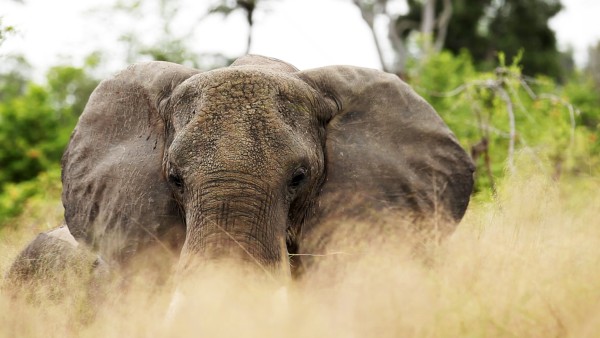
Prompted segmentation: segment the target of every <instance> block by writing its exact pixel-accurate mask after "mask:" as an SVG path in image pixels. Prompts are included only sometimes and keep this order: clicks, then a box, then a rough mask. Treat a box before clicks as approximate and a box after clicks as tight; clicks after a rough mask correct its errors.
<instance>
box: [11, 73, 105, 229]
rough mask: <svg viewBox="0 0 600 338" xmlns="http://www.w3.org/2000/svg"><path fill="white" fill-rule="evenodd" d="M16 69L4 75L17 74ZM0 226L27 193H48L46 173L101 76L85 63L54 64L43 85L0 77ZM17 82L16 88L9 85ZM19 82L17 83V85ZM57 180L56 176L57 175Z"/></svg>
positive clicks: (55, 163)
mask: <svg viewBox="0 0 600 338" xmlns="http://www.w3.org/2000/svg"><path fill="white" fill-rule="evenodd" d="M14 77H15V74H14V73H9V74H1V75H0V80H1V79H2V78H11V79H12V78H14ZM0 83H1V84H2V85H3V87H7V89H10V90H6V91H4V96H3V97H2V101H1V102H0V148H1V149H2V152H0V168H2V169H1V170H0V226H1V225H2V224H3V222H4V221H5V220H6V219H8V218H10V217H12V216H15V215H17V214H18V213H19V212H20V211H21V210H22V208H23V205H24V203H25V202H26V200H27V199H28V198H30V197H31V196H34V195H36V194H44V193H45V192H44V189H46V188H47V185H44V184H40V183H41V181H44V180H45V179H46V177H54V176H55V175H54V174H51V175H49V176H48V175H47V174H45V173H46V172H49V171H51V170H56V168H58V164H59V162H60V158H61V156H62V153H63V150H64V148H65V146H66V144H67V142H68V141H69V137H70V135H71V132H72V130H73V127H74V126H75V124H76V122H77V119H78V116H79V114H81V111H82V110H83V108H84V106H85V103H86V102H87V99H88V97H89V95H90V94H91V92H92V90H93V89H94V87H95V86H96V84H97V81H96V80H95V79H93V78H92V77H90V76H89V75H88V74H87V71H86V69H85V68H78V67H72V66H58V67H53V68H51V69H50V71H49V72H48V74H47V81H46V83H45V84H43V85H40V84H36V83H34V82H31V81H28V82H26V83H25V85H24V84H23V83H24V81H20V82H11V81H0ZM11 84H14V86H15V87H14V88H10V85H11ZM16 86H18V88H17V87H16ZM56 178H57V179H58V177H56Z"/></svg>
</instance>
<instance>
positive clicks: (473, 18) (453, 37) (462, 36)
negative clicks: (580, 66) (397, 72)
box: [398, 0, 572, 80]
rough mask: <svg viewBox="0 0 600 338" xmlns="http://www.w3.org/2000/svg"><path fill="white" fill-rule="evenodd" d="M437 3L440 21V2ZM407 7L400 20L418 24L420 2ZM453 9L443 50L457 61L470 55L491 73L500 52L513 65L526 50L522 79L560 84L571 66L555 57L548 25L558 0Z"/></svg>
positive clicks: (486, 2) (461, 1) (464, 3)
mask: <svg viewBox="0 0 600 338" xmlns="http://www.w3.org/2000/svg"><path fill="white" fill-rule="evenodd" d="M435 1H436V6H435V7H436V10H437V12H438V15H439V12H441V11H442V9H443V7H444V6H443V5H442V4H443V1H442V0H435ZM408 6H409V12H408V13H407V14H406V15H402V16H400V17H398V20H399V21H404V22H409V23H418V22H420V21H421V16H422V12H423V1H417V0H408ZM452 9H453V10H452V16H451V18H450V20H449V22H448V31H447V35H446V39H445V42H444V48H445V49H448V50H450V51H452V52H453V53H454V54H455V55H458V54H460V51H461V50H462V49H467V50H469V51H470V53H471V55H472V57H473V59H474V60H475V64H476V65H477V66H478V68H479V69H483V70H490V69H493V67H494V65H495V64H496V60H495V58H496V55H497V53H498V52H504V53H505V54H506V55H507V56H508V58H509V59H512V58H513V57H516V56H517V55H518V54H519V53H521V51H522V50H524V52H525V53H524V54H523V59H522V61H521V63H520V65H521V67H522V71H523V73H524V74H527V75H537V74H544V75H548V76H551V77H553V78H555V79H560V80H564V77H565V75H566V74H564V73H565V72H564V69H563V67H562V65H561V62H563V61H566V63H569V62H571V63H572V61H569V60H564V58H565V57H567V59H568V58H569V56H568V55H562V54H561V53H560V52H559V51H558V49H557V44H556V36H555V33H554V31H552V29H550V27H549V26H548V22H549V20H550V19H551V18H552V17H553V16H555V15H556V14H557V13H558V12H559V11H560V10H561V9H562V5H561V3H560V1H559V0H502V1H494V0H479V1H472V0H453V1H452ZM417 29H418V24H413V25H412V27H411V28H410V29H408V30H406V31H404V35H405V36H406V35H408V34H409V33H410V32H411V31H414V30H417ZM437 33H438V32H436V34H437Z"/></svg>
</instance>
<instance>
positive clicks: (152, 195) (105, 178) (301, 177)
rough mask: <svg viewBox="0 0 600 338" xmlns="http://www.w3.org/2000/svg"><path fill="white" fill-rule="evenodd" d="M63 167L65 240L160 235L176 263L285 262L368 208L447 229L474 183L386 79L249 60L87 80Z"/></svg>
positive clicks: (119, 249) (135, 248)
mask: <svg viewBox="0 0 600 338" xmlns="http://www.w3.org/2000/svg"><path fill="white" fill-rule="evenodd" d="M62 165H63V174H62V180H63V188H64V189H63V204H64V206H65V220H66V223H67V225H68V227H69V230H70V232H71V234H72V235H73V236H74V237H75V239H76V240H77V241H79V242H82V243H85V244H86V245H88V246H90V247H91V248H92V249H93V250H94V251H96V252H98V253H99V254H100V255H101V256H102V257H103V258H104V259H106V260H107V261H108V262H109V263H114V262H117V263H119V262H123V261H126V260H127V259H128V258H129V257H131V256H132V255H133V254H136V253H139V252H142V251H143V249H144V248H146V247H152V246H157V245H159V246H162V247H164V248H165V249H166V250H170V251H173V252H175V253H177V254H179V253H181V258H180V267H181V269H186V267H188V266H189V265H190V264H192V263H195V262H201V261H206V260H216V259H222V258H231V259H235V260H238V261H246V262H250V263H251V264H259V265H261V266H263V267H268V268H272V269H274V270H281V268H283V269H284V270H285V269H287V268H288V267H289V258H288V253H314V251H315V250H320V249H321V248H319V247H318V245H317V244H315V243H323V241H322V240H321V239H322V238H324V237H327V236H329V235H330V234H331V232H334V231H336V230H335V227H331V228H325V227H324V226H323V224H331V223H335V221H336V220H346V221H348V220H359V219H366V218H368V217H369V216H368V215H371V214H372V211H373V210H376V211H384V210H394V211H398V212H400V213H404V214H408V215H411V217H413V218H414V219H422V218H428V217H434V216H435V217H439V216H440V215H444V216H447V217H446V218H445V219H446V220H447V221H448V224H456V223H457V222H458V221H459V220H460V219H461V218H462V216H463V214H464V212H465V209H466V207H467V205H468V202H469V196H470V193H471V190H472V185H473V175H472V174H473V164H472V162H471V159H470V158H469V156H468V155H467V154H466V153H465V151H464V150H463V149H462V148H461V147H460V145H459V144H458V142H457V140H456V138H455V137H454V135H453V134H452V132H451V131H450V130H449V129H448V128H447V126H446V125H445V124H444V123H443V121H442V120H441V119H440V117H439V116H438V115H437V114H436V113H435V111H434V110H433V108H431V106H430V105H429V104H427V103H426V102H425V101H424V100H423V99H421V98H420V97H419V96H418V95H417V94H416V93H414V91H412V89H410V87H409V86H408V85H406V84H405V83H403V82H402V81H401V80H400V79H398V78H397V77H396V76H394V75H391V74H386V73H383V72H380V71H376V70H370V69H364V68H357V67H350V66H332V67H324V68H319V69H313V70H307V71H298V70H297V69H296V68H295V67H293V66H291V65H289V64H287V63H284V62H282V61H279V60H275V59H271V58H266V57H261V56H246V57H243V58H241V59H238V60H237V61H236V62H235V63H234V64H233V65H232V66H230V67H228V68H223V69H217V70H213V71H209V72H200V71H198V70H195V69H190V68H186V67H183V66H180V65H176V64H171V63H166V62H150V63H144V64H137V65H134V66H131V67H129V68H128V69H126V70H124V71H122V72H121V73H119V74H117V75H116V76H115V77H113V78H112V79H109V80H106V81H104V82H102V83H101V84H100V85H99V86H98V88H97V89H96V90H95V91H94V93H93V94H92V96H91V97H90V100H89V102H88V104H87V106H86V108H85V111H84V113H83V114H82V116H81V118H80V120H79V123H78V125H77V127H76V129H75V131H74V132H73V135H72V138H71V141H70V143H69V146H68V148H67V150H66V152H65V154H64V157H63V162H62ZM294 265H297V266H302V262H300V264H294Z"/></svg>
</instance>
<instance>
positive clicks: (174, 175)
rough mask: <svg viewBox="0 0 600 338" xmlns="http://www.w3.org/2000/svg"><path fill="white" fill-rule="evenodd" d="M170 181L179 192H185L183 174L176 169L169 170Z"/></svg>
mask: <svg viewBox="0 0 600 338" xmlns="http://www.w3.org/2000/svg"><path fill="white" fill-rule="evenodd" d="M168 179H169V183H170V184H171V185H172V186H173V187H174V188H175V189H176V190H177V191H178V192H179V193H182V192H183V179H181V175H179V173H178V172H176V171H175V170H173V169H172V170H170V171H169V178H168Z"/></svg>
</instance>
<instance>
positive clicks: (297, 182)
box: [289, 167, 307, 193]
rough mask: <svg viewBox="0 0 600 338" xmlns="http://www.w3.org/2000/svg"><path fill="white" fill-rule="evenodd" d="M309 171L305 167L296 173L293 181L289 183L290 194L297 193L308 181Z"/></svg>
mask: <svg viewBox="0 0 600 338" xmlns="http://www.w3.org/2000/svg"><path fill="white" fill-rule="evenodd" d="M306 176H307V170H306V168H304V167H300V168H298V169H296V171H294V175H292V179H291V180H290V183H289V190H290V193H295V192H296V190H298V188H299V187H300V186H301V185H302V183H304V181H306Z"/></svg>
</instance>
